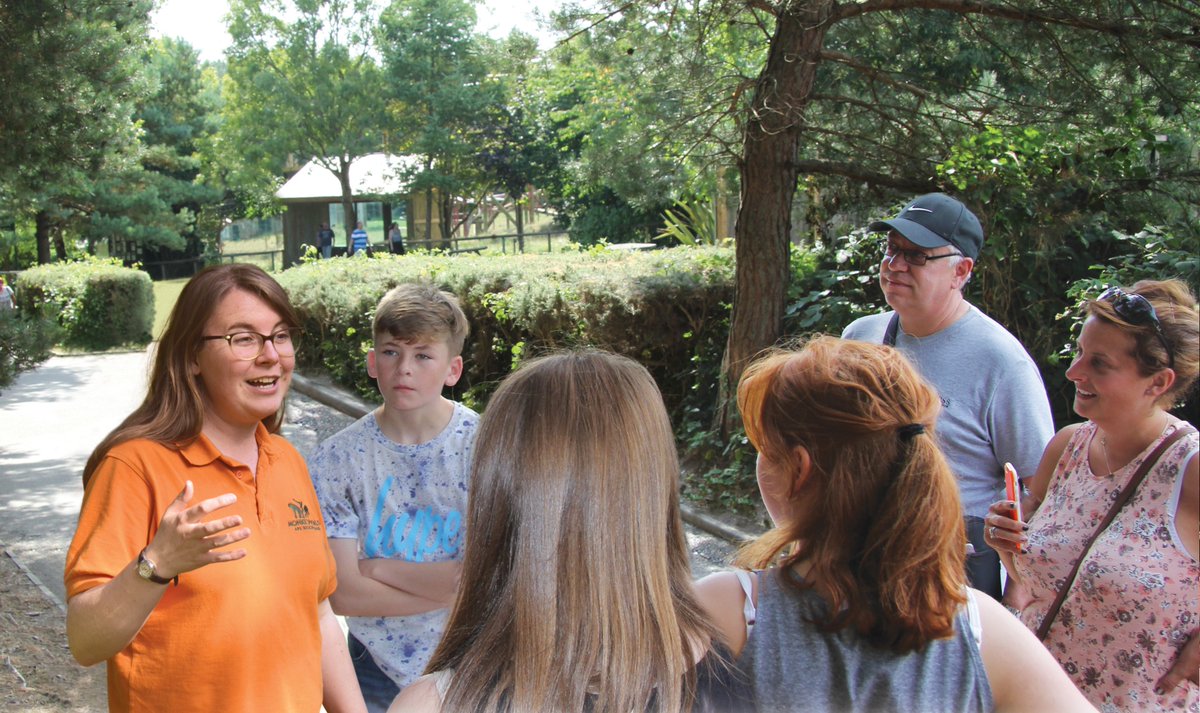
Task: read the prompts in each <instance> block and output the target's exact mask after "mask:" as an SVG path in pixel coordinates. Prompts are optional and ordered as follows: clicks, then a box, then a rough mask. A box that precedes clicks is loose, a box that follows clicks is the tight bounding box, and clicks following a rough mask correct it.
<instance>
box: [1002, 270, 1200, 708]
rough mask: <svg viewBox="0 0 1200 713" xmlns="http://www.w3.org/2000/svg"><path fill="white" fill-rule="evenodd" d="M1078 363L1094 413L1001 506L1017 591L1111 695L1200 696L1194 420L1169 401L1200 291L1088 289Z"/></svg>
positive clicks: (1063, 658) (1065, 660)
mask: <svg viewBox="0 0 1200 713" xmlns="http://www.w3.org/2000/svg"><path fill="white" fill-rule="evenodd" d="M1083 311H1084V314H1085V315H1086V319H1085V320H1084V323H1083V330H1082V332H1081V333H1080V335H1079V340H1078V347H1077V351H1076V355H1075V359H1074V360H1073V361H1072V362H1071V366H1070V368H1068V369H1067V378H1068V379H1070V380H1071V381H1072V382H1073V383H1074V384H1075V412H1076V413H1077V414H1079V415H1080V416H1083V417H1084V418H1086V419H1088V420H1087V421H1086V422H1084V423H1080V424H1074V425H1071V426H1067V427H1066V428H1064V429H1062V430H1061V431H1059V432H1058V434H1056V435H1055V436H1054V438H1053V439H1052V440H1051V441H1050V444H1049V445H1048V446H1047V447H1046V451H1045V454H1044V455H1043V457H1042V461H1041V464H1040V465H1039V466H1038V470H1037V473H1036V474H1034V476H1033V478H1032V483H1031V486H1030V492H1029V494H1028V495H1026V496H1025V497H1024V498H1023V500H1022V503H1021V505H1022V515H1023V517H1024V524H1022V523H1021V522H1018V521H1017V520H1016V519H1015V518H1013V517H1011V516H1012V515H1013V514H1014V513H1013V510H1012V505H1013V503H1012V502H1010V501H1000V502H997V503H995V504H993V505H992V507H991V510H990V512H989V514H988V516H987V518H986V520H987V527H986V536H987V538H988V543H989V544H990V545H991V546H993V547H995V548H996V549H997V550H999V551H1000V553H1001V557H1002V558H1003V560H1004V564H1005V567H1006V568H1007V569H1008V571H1009V573H1010V582H1009V587H1008V591H1007V592H1006V594H1005V601H1006V602H1007V603H1009V604H1010V606H1012V607H1014V608H1015V609H1017V610H1018V611H1019V612H1020V617H1021V619H1022V621H1024V622H1025V624H1026V625H1027V626H1029V628H1030V629H1032V630H1034V631H1035V632H1037V633H1038V635H1039V637H1040V638H1042V640H1043V641H1044V643H1045V644H1046V646H1047V648H1049V649H1050V652H1051V653H1052V654H1054V656H1055V658H1057V659H1058V661H1059V663H1060V664H1062V666H1063V668H1064V669H1065V670H1066V672H1067V673H1068V675H1070V676H1071V678H1072V680H1074V682H1075V683H1076V685H1077V686H1079V688H1080V690H1081V691H1082V692H1083V693H1084V695H1086V696H1087V697H1088V699H1089V700H1091V701H1092V702H1093V703H1094V704H1095V705H1096V706H1097V707H1099V708H1101V709H1103V710H1137V711H1167V710H1188V711H1193V712H1195V711H1198V710H1200V688H1198V687H1197V685H1196V680H1197V669H1198V668H1200V633H1198V631H1200V602H1198V601H1197V599H1198V596H1200V565H1198V564H1197V562H1198V560H1197V554H1198V552H1197V550H1198V540H1200V526H1198V522H1200V471H1198V466H1197V460H1198V459H1197V449H1198V446H1200V440H1198V438H1197V433H1196V430H1195V429H1194V428H1193V427H1192V426H1190V425H1189V424H1187V423H1186V422H1184V421H1180V420H1179V419H1177V418H1175V417H1174V416H1172V415H1171V414H1170V413H1169V412H1168V409H1170V408H1171V407H1172V405H1173V404H1175V403H1176V402H1178V401H1182V400H1183V399H1184V397H1186V396H1187V394H1188V392H1189V390H1190V389H1191V387H1192V385H1193V384H1194V383H1195V381H1196V374H1197V362H1198V360H1200V354H1198V352H1200V337H1198V336H1197V333H1198V325H1197V309H1196V299H1195V298H1194V297H1193V296H1192V294H1191V293H1190V292H1189V291H1188V289H1187V287H1186V286H1185V285H1184V284H1183V283H1182V282H1179V281H1176V280H1167V281H1153V280H1146V281H1142V282H1139V283H1137V284H1136V285H1134V286H1133V287H1132V288H1131V289H1128V290H1123V289H1120V288H1111V289H1108V290H1106V291H1105V292H1104V293H1102V294H1101V295H1100V296H1099V297H1098V298H1097V299H1094V300H1089V301H1087V302H1085V303H1084V305H1083Z"/></svg>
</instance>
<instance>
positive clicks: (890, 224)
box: [868, 193, 983, 260]
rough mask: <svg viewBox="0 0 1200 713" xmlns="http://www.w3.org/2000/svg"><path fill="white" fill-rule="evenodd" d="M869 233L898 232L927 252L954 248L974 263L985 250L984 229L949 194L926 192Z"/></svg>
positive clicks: (870, 227) (874, 226) (872, 225)
mask: <svg viewBox="0 0 1200 713" xmlns="http://www.w3.org/2000/svg"><path fill="white" fill-rule="evenodd" d="M868 229H869V230H872V231H876V232H886V231H888V230H894V231H896V232H897V233H900V234H901V235H903V236H904V237H905V238H907V239H908V240H909V242H911V243H913V244H914V245H919V246H920V247H923V248H925V249H927V250H932V249H933V248H940V247H942V246H943V245H953V246H954V247H956V248H958V251H959V252H961V253H962V254H963V255H966V256H967V257H969V258H971V259H972V260H974V259H976V258H978V257H979V249H980V248H981V247H983V226H982V225H980V224H979V218H976V217H975V214H974V213H972V212H971V211H970V210H968V209H967V207H966V206H965V205H963V204H962V203H960V202H958V201H957V200H955V199H953V198H951V197H950V196H948V195H946V194H945V193H926V194H925V195H923V196H921V197H920V198H917V199H915V200H914V201H913V202H912V203H909V204H908V205H906V206H905V207H904V210H902V211H900V214H899V215H897V216H896V217H895V218H892V219H890V220H878V221H875V222H874V223H871V225H870V226H868Z"/></svg>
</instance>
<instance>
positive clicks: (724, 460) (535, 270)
mask: <svg viewBox="0 0 1200 713" xmlns="http://www.w3.org/2000/svg"><path fill="white" fill-rule="evenodd" d="M733 260H734V258H733V251H732V250H731V249H729V248H717V247H680V248H672V249H668V250H652V251H645V252H625V251H620V250H611V249H605V248H593V249H589V250H585V251H582V252H568V253H559V254H554V255H514V256H467V255H459V256H454V257H446V256H431V255H408V256H403V257H397V256H381V257H379V258H377V259H373V260H320V261H316V262H311V263H308V264H305V265H302V266H300V267H297V268H293V269H290V270H287V271H285V272H284V273H282V274H281V275H280V276H279V281H280V282H281V283H282V284H283V286H284V287H285V288H286V289H287V291H288V293H289V295H290V296H291V299H292V301H293V303H294V304H295V305H296V308H297V309H298V311H299V312H300V314H301V319H302V320H303V322H304V329H305V331H306V336H305V341H304V346H303V348H302V350H301V361H302V364H305V365H309V366H317V367H319V368H323V369H324V370H326V371H327V372H328V373H329V374H330V375H331V376H332V377H333V378H334V379H335V380H336V381H338V382H339V383H341V384H343V385H346V386H348V387H350V388H352V389H353V390H355V391H357V392H358V393H359V394H361V395H363V396H366V397H368V398H370V399H372V400H375V401H378V398H379V397H378V392H377V391H376V389H375V386H374V384H373V383H372V381H371V380H370V379H369V377H368V376H367V373H366V368H365V355H366V351H367V350H368V349H369V348H370V346H371V318H372V316H373V312H374V308H375V305H376V303H378V301H379V299H380V297H382V296H383V294H384V293H385V292H386V291H387V290H388V289H390V288H391V287H393V286H395V285H397V284H400V283H402V282H407V281H412V280H418V279H429V280H432V281H433V282H434V283H436V284H438V285H439V286H440V287H442V288H444V289H446V290H449V291H450V292H453V293H454V294H455V295H457V296H458V298H459V300H460V301H461V302H462V305H463V310H464V311H465V312H466V314H467V318H468V320H469V321H470V323H471V334H470V336H469V337H468V339H467V343H466V345H465V346H464V349H463V361H464V374H463V378H462V380H461V381H460V382H459V384H458V385H457V386H456V387H455V389H454V397H455V398H458V399H460V400H462V401H464V402H465V403H467V404H468V405H470V406H472V407H474V408H476V409H482V408H483V407H484V405H485V404H486V402H487V399H488V397H489V396H490V395H491V393H492V391H493V390H494V389H495V387H496V385H497V383H498V382H499V381H500V379H502V378H503V377H504V376H505V375H506V374H507V373H509V372H510V371H511V370H512V369H513V368H514V367H515V366H516V365H517V364H518V363H519V362H520V360H521V359H525V358H528V357H530V356H533V355H536V354H539V353H542V352H544V351H547V350H551V349H556V348H564V347H574V346H592V347H599V348H603V349H609V350H612V351H615V352H619V353H621V354H626V355H628V356H630V357H632V358H634V359H637V360H638V361H639V362H641V363H642V364H644V365H645V366H646V368H647V369H649V370H650V372H651V374H653V375H654V377H655V379H656V381H657V382H658V385H659V388H660V389H662V392H663V398H664V401H665V403H666V405H667V409H668V411H669V412H670V414H671V418H672V423H674V424H675V425H676V433H677V435H678V437H679V440H680V445H681V447H682V449H683V451H684V456H685V463H686V465H687V470H688V471H689V474H688V476H687V493H688V495H689V496H691V497H694V498H697V499H700V500H703V501H704V502H706V503H708V504H718V505H721V506H725V507H730V508H735V509H743V510H744V509H745V508H746V507H748V506H749V505H750V504H751V503H752V502H753V501H754V492H755V491H754V477H753V463H754V458H753V454H752V452H750V457H749V458H747V457H746V453H747V452H749V451H747V446H746V445H745V442H744V439H743V440H741V441H740V442H738V443H736V444H735V446H734V447H732V448H731V447H729V446H728V444H725V443H718V442H717V441H718V440H719V439H716V438H715V437H714V436H712V434H711V432H710V429H711V425H712V416H713V408H714V406H715V403H716V398H717V386H718V383H719V382H718V378H717V375H718V373H719V370H720V364H721V357H722V353H723V350H724V347H725V340H726V338H727V336H728V331H729V313H730V306H731V302H732V297H733ZM797 264H799V265H801V269H804V270H808V269H811V262H810V261H797ZM739 449H740V450H739Z"/></svg>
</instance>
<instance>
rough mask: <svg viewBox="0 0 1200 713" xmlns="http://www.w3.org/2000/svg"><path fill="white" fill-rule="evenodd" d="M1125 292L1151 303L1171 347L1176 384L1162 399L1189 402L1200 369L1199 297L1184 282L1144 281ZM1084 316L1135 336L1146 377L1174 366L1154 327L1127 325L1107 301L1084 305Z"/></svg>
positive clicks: (1137, 356)
mask: <svg viewBox="0 0 1200 713" xmlns="http://www.w3.org/2000/svg"><path fill="white" fill-rule="evenodd" d="M1124 292H1126V293H1127V294H1131V295H1141V296H1142V297H1145V298H1146V300H1147V301H1149V302H1150V304H1151V306H1153V307H1154V312H1155V314H1157V315H1158V322H1159V324H1160V325H1161V326H1162V331H1163V336H1164V337H1166V340H1167V342H1168V343H1169V344H1170V345H1171V354H1170V357H1173V358H1174V362H1175V366H1174V371H1175V383H1174V384H1172V385H1171V388H1170V390H1168V391H1167V392H1166V393H1164V394H1163V395H1162V397H1161V398H1160V399H1159V400H1160V401H1166V402H1168V406H1169V405H1170V404H1171V403H1172V402H1173V403H1179V402H1182V401H1184V400H1186V399H1187V396H1188V393H1189V391H1190V390H1191V388H1192V387H1193V386H1194V385H1195V383H1196V373H1197V370H1198V369H1200V317H1198V315H1200V312H1198V311H1197V309H1196V297H1195V296H1194V295H1193V294H1192V293H1191V291H1190V290H1189V289H1188V286H1187V285H1186V284H1185V283H1183V282H1181V281H1180V280H1142V281H1140V282H1138V283H1136V284H1134V286H1133V287H1130V288H1129V289H1126V290H1124ZM1083 313H1084V314H1085V315H1086V316H1089V317H1095V318H1096V319H1099V320H1101V321H1104V322H1108V323H1109V324H1112V325H1115V326H1117V327H1119V328H1120V329H1121V330H1123V331H1125V332H1126V333H1127V334H1129V335H1130V336H1131V337H1133V339H1134V347H1133V358H1134V359H1135V360H1136V361H1137V364H1138V373H1139V374H1141V375H1142V376H1151V375H1153V374H1155V373H1157V372H1159V371H1161V370H1162V369H1166V368H1167V366H1168V364H1170V363H1171V359H1170V358H1168V355H1167V349H1166V346H1164V345H1163V343H1162V341H1161V340H1160V339H1159V338H1158V335H1157V333H1156V332H1155V330H1154V325H1153V324H1132V323H1130V322H1127V321H1125V320H1124V319H1121V317H1120V316H1119V315H1118V314H1117V311H1116V309H1115V308H1114V307H1113V304H1112V303H1111V302H1108V301H1105V300H1098V299H1097V300H1088V301H1086V302H1084V303H1083Z"/></svg>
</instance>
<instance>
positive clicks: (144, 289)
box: [17, 258, 154, 349]
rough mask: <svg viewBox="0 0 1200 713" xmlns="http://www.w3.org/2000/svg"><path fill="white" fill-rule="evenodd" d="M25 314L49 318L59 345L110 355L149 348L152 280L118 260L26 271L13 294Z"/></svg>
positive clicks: (60, 264) (59, 264)
mask: <svg viewBox="0 0 1200 713" xmlns="http://www.w3.org/2000/svg"><path fill="white" fill-rule="evenodd" d="M17 299H18V302H19V304H20V305H21V306H22V308H23V309H26V310H29V311H30V312H37V313H39V314H42V315H44V316H47V317H53V318H54V319H55V320H56V321H57V323H58V325H59V326H60V327H61V328H62V333H61V335H62V342H61V343H62V344H63V345H65V346H68V347H74V348H80V349H110V348H112V347H118V346H123V345H129V344H135V345H138V346H144V345H146V344H148V343H149V342H150V330H151V328H152V327H153V324H154V290H153V288H152V286H151V283H150V276H149V275H147V274H146V273H144V272H142V271H141V270H134V269H131V268H126V267H121V265H120V263H119V262H118V261H116V260H99V259H95V258H91V259H85V260H83V261H80V262H59V263H53V264H50V265H41V266H38V267H35V268H32V269H29V270H26V271H25V272H24V273H22V275H21V290H20V291H19V292H18V294H17Z"/></svg>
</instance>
